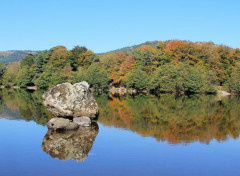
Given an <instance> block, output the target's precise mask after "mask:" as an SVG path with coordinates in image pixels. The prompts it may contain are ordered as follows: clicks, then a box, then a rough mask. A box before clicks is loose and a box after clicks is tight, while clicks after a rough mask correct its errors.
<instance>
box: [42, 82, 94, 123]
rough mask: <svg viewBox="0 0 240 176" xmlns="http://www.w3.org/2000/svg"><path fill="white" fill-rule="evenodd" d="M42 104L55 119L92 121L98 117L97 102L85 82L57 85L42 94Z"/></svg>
mask: <svg viewBox="0 0 240 176" xmlns="http://www.w3.org/2000/svg"><path fill="white" fill-rule="evenodd" d="M43 102H44V104H45V106H46V107H47V109H48V110H49V111H51V112H52V114H53V115H54V116H57V117H82V116H87V117H90V118H92V119H93V118H95V117H96V116H97V115H98V105H97V102H96V100H95V98H94V96H93V94H92V92H91V91H90V89H89V85H88V83H87V82H85V81H83V82H80V83H76V84H74V85H72V84H70V83H63V84H58V85H56V86H55V87H53V88H51V89H49V90H48V91H47V92H45V93H44V94H43Z"/></svg>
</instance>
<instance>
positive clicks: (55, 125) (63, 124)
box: [47, 118, 79, 131]
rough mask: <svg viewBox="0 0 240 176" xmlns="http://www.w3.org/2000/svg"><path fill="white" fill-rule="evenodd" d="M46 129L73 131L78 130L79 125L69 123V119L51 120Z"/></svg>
mask: <svg viewBox="0 0 240 176" xmlns="http://www.w3.org/2000/svg"><path fill="white" fill-rule="evenodd" d="M47 127H48V129H50V130H55V131H57V130H75V129H78V127H79V125H78V124H76V123H74V122H71V121H70V120H69V119H64V118H52V119H51V120H49V122H48V123H47Z"/></svg>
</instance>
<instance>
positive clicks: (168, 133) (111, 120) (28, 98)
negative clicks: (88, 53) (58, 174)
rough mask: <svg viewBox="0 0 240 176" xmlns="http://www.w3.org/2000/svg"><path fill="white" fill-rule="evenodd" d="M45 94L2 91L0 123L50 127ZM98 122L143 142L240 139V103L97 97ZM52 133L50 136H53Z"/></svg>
mask: <svg viewBox="0 0 240 176" xmlns="http://www.w3.org/2000/svg"><path fill="white" fill-rule="evenodd" d="M42 93H43V91H34V92H28V91H26V90H23V89H18V90H13V89H1V90H0V118H8V119H24V120H26V121H29V120H33V121H35V122H36V123H38V124H41V125H46V123H47V121H48V120H49V119H50V118H52V116H51V114H50V113H49V112H48V111H47V110H46V108H45V107H44V105H43V104H42V99H41V96H42ZM95 97H96V100H97V102H98V105H99V111H100V114H99V118H98V121H99V122H100V123H101V124H103V125H106V126H114V127H118V128H124V129H128V130H131V131H134V132H137V133H138V134H140V135H142V136H151V137H154V138H156V140H157V141H167V142H169V143H171V144H179V143H189V142H194V141H200V142H202V143H206V144H208V143H209V142H210V141H211V140H213V139H216V140H218V141H224V140H227V139H229V138H234V139H236V138H238V137H239V133H240V99H239V98H238V97H229V98H224V99H222V100H220V101H219V98H218V97H217V96H213V95H212V96H210V95H208V96H204V95H193V96H190V97H187V96H181V97H176V96H174V95H170V94H164V95H161V96H159V97H156V96H154V95H137V96H134V97H132V96H129V95H128V96H125V97H110V96H109V95H106V94H100V95H96V96H95ZM49 133H50V132H49Z"/></svg>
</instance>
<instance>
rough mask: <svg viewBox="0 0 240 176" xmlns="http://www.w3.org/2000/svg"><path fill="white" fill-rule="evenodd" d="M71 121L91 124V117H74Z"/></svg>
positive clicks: (84, 124)
mask: <svg viewBox="0 0 240 176" xmlns="http://www.w3.org/2000/svg"><path fill="white" fill-rule="evenodd" d="M73 122H74V123H76V124H78V125H79V126H90V125H91V119H90V118H89V117H86V116H83V117H74V118H73Z"/></svg>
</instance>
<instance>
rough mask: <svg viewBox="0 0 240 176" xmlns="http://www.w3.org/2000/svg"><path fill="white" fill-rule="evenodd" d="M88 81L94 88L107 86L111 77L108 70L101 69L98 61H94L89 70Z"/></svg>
mask: <svg viewBox="0 0 240 176" xmlns="http://www.w3.org/2000/svg"><path fill="white" fill-rule="evenodd" d="M86 81H87V82H88V83H89V84H90V85H91V86H92V87H94V88H107V87H108V83H109V81H110V78H109V75H108V74H107V72H106V70H103V69H101V68H100V65H99V64H98V63H94V64H92V65H91V66H90V67H89V68H88V70H87V73H86Z"/></svg>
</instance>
